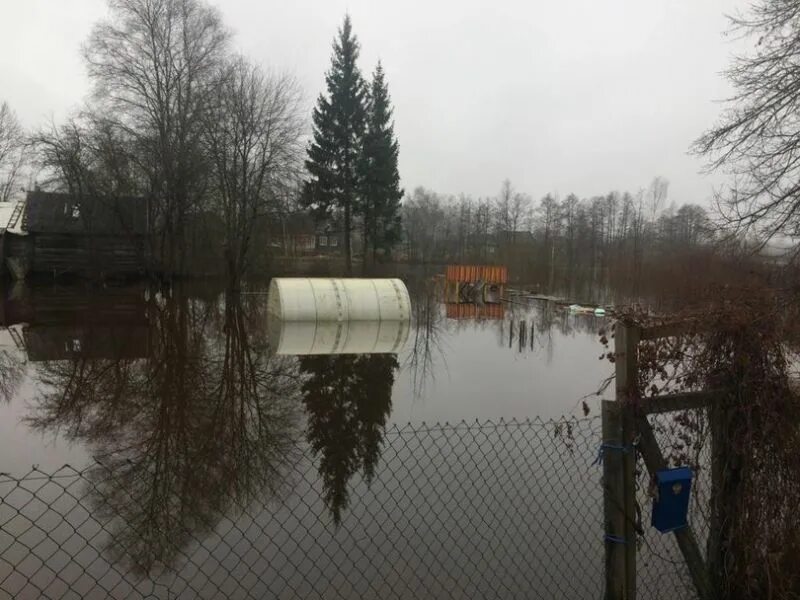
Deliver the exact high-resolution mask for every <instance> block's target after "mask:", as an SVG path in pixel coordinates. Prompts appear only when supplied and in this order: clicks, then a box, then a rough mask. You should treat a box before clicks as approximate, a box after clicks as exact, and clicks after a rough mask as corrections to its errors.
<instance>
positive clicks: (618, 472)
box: [601, 400, 626, 600]
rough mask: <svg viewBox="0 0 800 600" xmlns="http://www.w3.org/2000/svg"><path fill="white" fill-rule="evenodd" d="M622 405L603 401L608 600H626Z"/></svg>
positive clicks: (604, 508) (604, 507) (604, 502)
mask: <svg viewBox="0 0 800 600" xmlns="http://www.w3.org/2000/svg"><path fill="white" fill-rule="evenodd" d="M621 416H622V415H621V413H620V410H619V405H618V404H617V402H615V401H613V400H603V402H602V418H603V449H601V452H603V521H604V523H605V549H606V552H605V561H606V568H605V572H606V586H605V587H606V596H605V598H606V600H626V599H625V583H626V571H625V569H626V564H625V558H626V553H625V543H624V542H625V513H624V507H625V491H624V480H623V469H622V452H619V451H615V450H613V448H615V447H616V448H620V447H621V446H622V419H621Z"/></svg>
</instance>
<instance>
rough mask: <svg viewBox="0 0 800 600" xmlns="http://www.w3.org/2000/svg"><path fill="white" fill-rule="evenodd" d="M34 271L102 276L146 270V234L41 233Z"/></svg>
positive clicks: (35, 238) (36, 236) (35, 243)
mask: <svg viewBox="0 0 800 600" xmlns="http://www.w3.org/2000/svg"><path fill="white" fill-rule="evenodd" d="M31 237H32V238H33V260H32V264H31V271H32V272H33V273H42V274H48V275H55V276H59V275H77V276H81V277H102V276H111V275H127V276H130V275H136V274H141V273H144V270H145V260H144V256H145V248H144V238H143V237H132V236H85V235H70V234H59V233H37V234H33V235H32V236H31Z"/></svg>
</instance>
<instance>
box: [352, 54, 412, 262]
mask: <svg viewBox="0 0 800 600" xmlns="http://www.w3.org/2000/svg"><path fill="white" fill-rule="evenodd" d="M392 112H393V111H392V107H391V99H390V97H389V88H388V85H387V84H386V78H385V76H384V72H383V66H382V65H381V63H380V62H378V66H377V68H376V69H375V72H374V73H373V75H372V83H371V85H370V95H369V110H368V116H367V131H366V134H365V136H364V149H363V150H364V153H363V156H362V161H361V167H362V190H361V213H362V215H363V218H364V259H365V262H366V257H367V255H368V252H369V249H370V247H371V248H372V258H373V261H374V260H375V255H376V253H377V250H383V251H384V252H388V251H389V250H391V248H392V247H393V246H394V245H395V244H396V243H397V242H398V241H399V240H400V232H401V221H400V199H401V198H402V197H403V190H401V189H400V174H399V173H398V171H397V157H398V154H399V146H398V144H397V139H396V138H395V135H394V123H393V122H392Z"/></svg>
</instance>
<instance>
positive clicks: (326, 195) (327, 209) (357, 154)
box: [303, 15, 367, 273]
mask: <svg viewBox="0 0 800 600" xmlns="http://www.w3.org/2000/svg"><path fill="white" fill-rule="evenodd" d="M358 54H359V44H358V39H357V38H356V36H355V35H354V34H353V31H352V24H351V22H350V16H349V15H347V16H345V19H344V24H343V25H342V27H341V29H339V35H338V37H337V38H336V39H335V40H334V42H333V56H332V57H331V68H330V70H329V71H328V73H327V74H326V75H325V83H326V85H327V96H326V95H325V94H320V96H319V99H318V100H317V106H316V107H315V108H314V114H313V117H312V119H313V135H314V139H313V141H312V143H311V144H310V145H309V148H308V159H307V160H306V168H307V169H308V172H309V174H310V175H311V177H310V179H309V180H308V181H307V182H306V184H305V189H304V194H303V198H304V202H305V204H306V206H308V207H309V208H311V209H312V210H313V212H314V214H315V216H316V217H317V219H322V218H324V219H331V218H333V217H336V218H338V217H341V218H342V225H343V229H344V252H345V260H346V265H347V272H348V273H350V272H351V268H352V267H351V261H352V252H351V243H350V233H351V230H352V220H353V213H354V209H355V208H356V200H357V193H358V190H359V188H360V185H361V182H360V174H361V173H360V168H359V164H360V161H361V155H362V154H361V153H362V146H363V141H364V140H363V137H364V131H365V125H366V116H367V112H366V101H367V89H366V84H365V82H364V79H363V77H362V76H361V72H360V71H359V69H358V66H357V64H356V61H357V59H358Z"/></svg>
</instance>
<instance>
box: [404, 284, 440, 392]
mask: <svg viewBox="0 0 800 600" xmlns="http://www.w3.org/2000/svg"><path fill="white" fill-rule="evenodd" d="M409 292H410V293H411V295H412V298H413V302H412V303H411V307H412V320H413V329H414V332H413V334H412V336H411V348H410V350H409V352H408V357H407V359H406V362H405V364H404V365H403V366H404V368H407V369H408V370H409V371H410V372H411V381H412V388H413V391H414V397H415V398H421V397H422V396H423V394H424V393H425V385H426V383H428V382H432V381H433V380H434V379H435V375H436V360H437V358H441V359H442V362H443V361H444V348H443V347H442V328H443V318H442V309H441V302H440V293H439V291H438V290H437V289H436V286H435V284H434V282H433V281H432V280H430V279H427V280H423V281H422V282H418V285H416V286H409Z"/></svg>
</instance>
